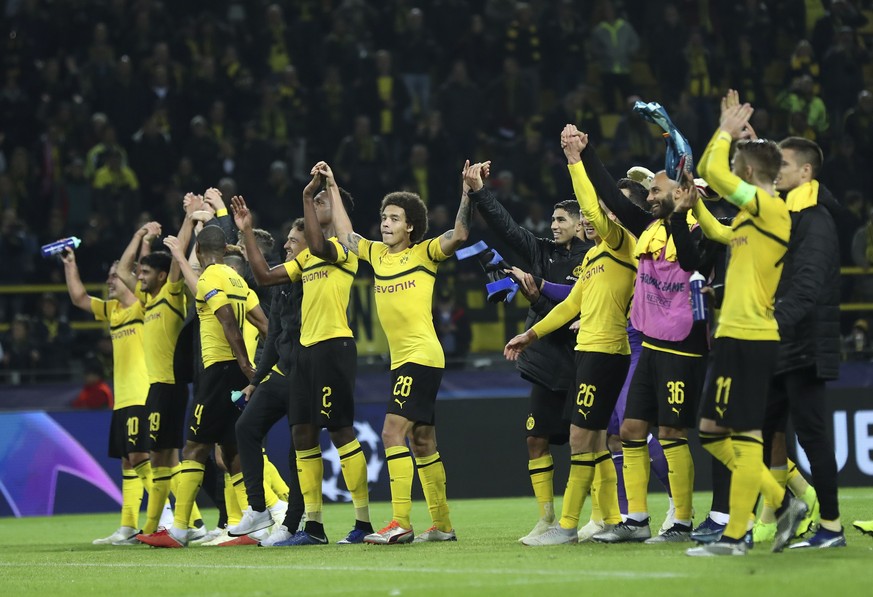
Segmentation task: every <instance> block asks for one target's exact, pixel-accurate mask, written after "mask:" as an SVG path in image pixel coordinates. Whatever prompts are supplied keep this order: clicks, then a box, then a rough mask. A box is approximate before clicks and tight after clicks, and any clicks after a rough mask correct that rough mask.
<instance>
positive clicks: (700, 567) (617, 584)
mask: <svg viewBox="0 0 873 597" xmlns="http://www.w3.org/2000/svg"><path fill="white" fill-rule="evenodd" d="M695 501H696V504H697V511H698V515H697V518H698V519H700V520H702V518H703V509H704V508H705V507H707V506H708V504H709V495H708V494H705V493H701V494H698V495H697V496H696V500H695ZM840 501H841V508H842V514H843V523H844V525H846V526H847V528H846V536H847V539H848V542H849V546H848V547H847V548H845V549H832V550H822V551H790V550H786V551H785V552H784V553H781V554H773V553H770V550H769V546H765V545H759V546H758V547H756V548H755V549H754V550H753V551H752V552H751V553H750V554H749V555H748V556H746V557H743V558H738V557H734V558H689V557H687V556H685V555H684V551H685V549H686V548H687V547H688V544H678V545H677V544H674V545H665V546H656V545H651V546H650V545H638V544H637V545H612V546H609V545H597V544H583V545H572V546H571V545H568V546H558V547H553V548H545V547H541V548H530V547H523V546H521V545H519V544H518V543H517V542H516V540H517V539H518V537H520V536H522V535H524V534H525V533H526V532H527V531H528V530H529V529H530V527H531V526H532V525H533V523H534V522H535V519H536V506H535V504H534V502H533V499H532V498H513V499H499V500H485V499H483V500H456V501H453V502H451V506H452V520H453V522H454V524H455V528H456V530H457V533H458V542H457V543H445V544H416V545H406V546H390V547H388V546H370V545H351V546H338V545H331V546H326V547H301V548H273V549H264V548H259V547H234V548H220V547H191V548H188V549H184V550H181V549H179V550H176V549H167V550H159V549H151V548H148V547H145V546H129V547H110V546H96V545H91V540H92V539H94V538H95V537H102V536H105V535H108V534H110V533H111V532H112V531H113V530H115V528H116V527H117V526H118V515H117V514H98V515H72V516H55V517H48V518H27V519H12V518H5V519H0V539H2V543H0V588H2V591H3V594H4V595H10V596H13V595H14V596H17V595H46V596H48V595H50V596H52V597H55V596H62V595H77V596H80V595H125V596H134V595H150V596H176V595H239V596H246V597H248V596H254V595H323V596H329V595H343V596H357V595H385V596H390V597H395V596H401V595H410V596H420V595H450V596H452V597H458V596H461V595H500V596H501V597H506V596H509V595H535V596H537V597H548V596H552V595H591V594H598V593H599V594H603V595H645V596H646V597H649V596H659V595H665V596H667V595H669V596H679V595H695V596H705V595H736V596H743V597H745V596H747V595H767V596H779V597H781V596H784V597H800V596H803V595H816V596H824V597H852V596H854V595H870V594H871V590H873V589H871V585H873V538H871V537H867V536H863V535H861V534H860V533H859V532H857V531H856V530H855V529H853V528H851V523H852V521H853V520H856V519H865V520H866V519H870V518H873V489H845V490H843V491H841V494H840ZM650 508H652V511H653V512H655V513H656V514H655V515H654V517H653V523H654V524H653V528H655V526H656V525H660V523H661V521H662V519H663V515H664V514H663V513H664V511H665V510H666V498H665V497H664V496H663V494H656V495H653V496H651V497H650ZM371 510H372V515H373V520H374V521H375V522H374V524H379V523H381V522H382V521H387V520H388V519H389V518H390V504H385V503H377V504H373V505H372V508H371ZM204 514H205V516H206V521H207V524H214V523H215V519H216V514H215V512H214V511H206V512H205V513H204ZM587 514H588V508H587V506H586V509H585V512H584V513H583V520H587ZM352 516H353V515H352V506H351V505H350V504H338V505H329V506H327V507H326V509H325V521H326V529H327V533H328V537H329V538H330V539H331V540H332V541H334V542H335V541H336V540H338V539H340V538H342V537H343V536H344V535H345V532H346V531H347V530H348V529H349V528H350V527H351V525H350V522H351V519H352ZM141 520H143V519H142V518H141ZM427 520H428V519H427V511H426V509H425V507H424V504H423V503H421V502H420V501H419V502H416V503H415V504H414V509H413V524H414V525H415V528H416V529H417V530H418V531H419V532H420V531H423V530H424V529H425V528H426V527H427V526H428V522H427Z"/></svg>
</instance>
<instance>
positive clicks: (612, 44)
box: [590, 0, 640, 112]
mask: <svg viewBox="0 0 873 597" xmlns="http://www.w3.org/2000/svg"><path fill="white" fill-rule="evenodd" d="M595 14H599V15H600V18H599V19H598V18H597V17H595V19H594V20H595V22H597V23H598V24H597V26H596V27H594V31H592V32H591V41H590V43H591V57H592V58H593V59H594V61H595V62H596V63H597V64H598V66H599V67H600V82H601V85H602V94H601V98H602V99H603V104H604V105H605V106H606V109H607V110H609V111H612V112H618V111H619V110H620V109H621V100H622V99H623V98H626V97H627V96H629V95H630V94H631V93H632V92H633V89H632V85H631V78H630V65H631V60H632V59H633V57H634V55H635V54H636V52H637V50H638V49H639V47H640V38H639V36H637V32H636V31H635V30H634V28H633V26H632V25H631V24H630V23H628V22H627V21H625V20H624V19H622V18H621V17H619V16H618V14H617V13H616V11H615V8H614V7H613V3H612V2H609V1H604V0H601V1H600V2H598V4H597V7H596V9H595ZM616 92H618V96H616Z"/></svg>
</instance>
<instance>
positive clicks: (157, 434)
mask: <svg viewBox="0 0 873 597" xmlns="http://www.w3.org/2000/svg"><path fill="white" fill-rule="evenodd" d="M146 410H147V411H148V416H149V441H150V442H151V444H150V445H151V449H152V450H168V449H171V448H181V447H182V446H184V445H185V411H186V410H188V386H187V384H172V383H153V384H152V385H150V386H149V395H148V398H146Z"/></svg>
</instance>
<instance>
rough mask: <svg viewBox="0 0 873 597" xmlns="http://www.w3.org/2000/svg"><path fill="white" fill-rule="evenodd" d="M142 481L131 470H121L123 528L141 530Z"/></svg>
mask: <svg viewBox="0 0 873 597" xmlns="http://www.w3.org/2000/svg"><path fill="white" fill-rule="evenodd" d="M142 489H143V487H142V480H141V479H140V478H139V476H137V474H136V473H135V472H134V471H133V470H131V469H121V526H123V527H130V528H132V529H138V528H139V508H140V506H141V505H142Z"/></svg>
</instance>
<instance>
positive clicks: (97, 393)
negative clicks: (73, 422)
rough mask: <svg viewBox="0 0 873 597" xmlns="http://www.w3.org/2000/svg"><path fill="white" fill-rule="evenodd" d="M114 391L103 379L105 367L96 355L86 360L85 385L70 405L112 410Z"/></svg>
mask: <svg viewBox="0 0 873 597" xmlns="http://www.w3.org/2000/svg"><path fill="white" fill-rule="evenodd" d="M113 403H114V397H113V395H112V390H111V389H110V388H109V385H108V384H107V383H106V381H105V378H104V377H103V365H102V364H101V363H100V361H99V359H97V357H95V356H94V355H89V356H88V357H87V358H86V359H85V385H84V386H83V387H82V390H81V391H80V392H79V394H78V395H77V396H76V398H75V399H74V400H73V402H71V403H70V406H71V407H73V408H83V409H98V408H112V405H113Z"/></svg>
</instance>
